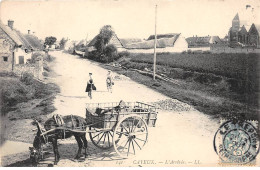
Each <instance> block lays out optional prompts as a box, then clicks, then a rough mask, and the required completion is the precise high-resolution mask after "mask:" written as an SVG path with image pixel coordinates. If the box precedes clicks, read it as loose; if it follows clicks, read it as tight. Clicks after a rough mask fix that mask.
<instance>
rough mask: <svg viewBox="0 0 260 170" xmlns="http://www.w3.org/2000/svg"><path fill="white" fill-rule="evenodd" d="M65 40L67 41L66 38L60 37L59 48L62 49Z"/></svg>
mask: <svg viewBox="0 0 260 170" xmlns="http://www.w3.org/2000/svg"><path fill="white" fill-rule="evenodd" d="M67 41H68V39H65V38H62V39H61V40H60V43H59V44H60V49H64V47H65V45H66V43H67Z"/></svg>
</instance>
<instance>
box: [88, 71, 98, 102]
mask: <svg viewBox="0 0 260 170" xmlns="http://www.w3.org/2000/svg"><path fill="white" fill-rule="evenodd" d="M92 90H97V88H96V87H95V85H94V81H93V78H92V73H89V81H88V83H87V87H86V92H88V96H89V98H90V99H92Z"/></svg>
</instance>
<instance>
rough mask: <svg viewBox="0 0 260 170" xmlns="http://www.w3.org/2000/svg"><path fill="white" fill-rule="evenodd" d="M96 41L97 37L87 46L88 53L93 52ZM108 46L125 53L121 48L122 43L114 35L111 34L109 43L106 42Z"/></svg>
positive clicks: (122, 47) (123, 48)
mask: <svg viewBox="0 0 260 170" xmlns="http://www.w3.org/2000/svg"><path fill="white" fill-rule="evenodd" d="M96 41H97V36H95V37H94V38H93V39H92V40H91V41H90V42H89V44H88V45H87V49H88V51H93V50H95V46H94V45H95V43H96ZM108 44H113V45H114V46H115V47H116V48H117V51H119V52H120V51H125V47H124V46H123V44H122V42H121V41H120V39H119V38H118V37H117V35H116V34H115V33H113V35H112V37H111V39H110V41H109V42H108Z"/></svg>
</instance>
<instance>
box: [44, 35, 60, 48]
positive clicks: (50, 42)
mask: <svg viewBox="0 0 260 170" xmlns="http://www.w3.org/2000/svg"><path fill="white" fill-rule="evenodd" d="M56 40H57V38H56V37H53V36H50V37H46V38H45V42H44V44H45V45H48V46H52V45H53V44H54V43H55V42H56Z"/></svg>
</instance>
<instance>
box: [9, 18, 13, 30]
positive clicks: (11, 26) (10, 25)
mask: <svg viewBox="0 0 260 170" xmlns="http://www.w3.org/2000/svg"><path fill="white" fill-rule="evenodd" d="M8 26H9V27H10V28H11V29H13V28H14V21H13V20H8Z"/></svg>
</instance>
